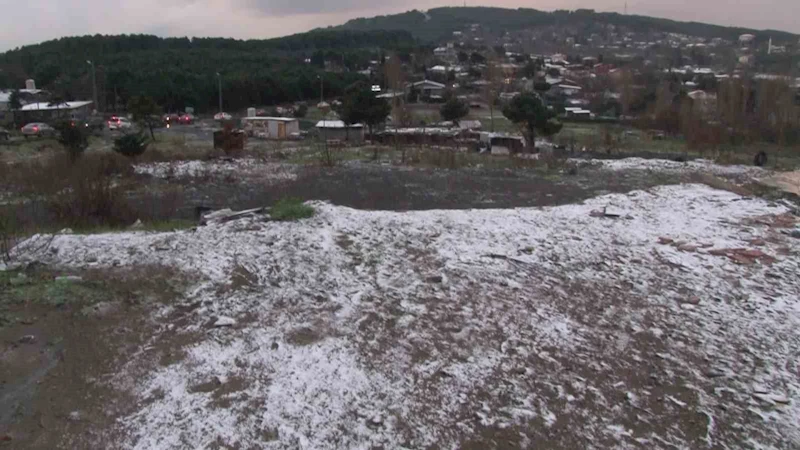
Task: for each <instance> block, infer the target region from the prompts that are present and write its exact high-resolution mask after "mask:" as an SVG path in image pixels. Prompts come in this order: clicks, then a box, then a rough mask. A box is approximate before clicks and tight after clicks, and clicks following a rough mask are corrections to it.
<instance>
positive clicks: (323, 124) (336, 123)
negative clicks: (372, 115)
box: [316, 120, 364, 128]
mask: <svg viewBox="0 0 800 450" xmlns="http://www.w3.org/2000/svg"><path fill="white" fill-rule="evenodd" d="M363 126H364V125H362V124H360V123H356V124H353V125H349V126H347V127H345V124H344V122H343V121H341V120H320V121H319V122H317V125H316V127H317V128H362V127H363Z"/></svg>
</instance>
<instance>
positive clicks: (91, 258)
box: [86, 255, 97, 263]
mask: <svg viewBox="0 0 800 450" xmlns="http://www.w3.org/2000/svg"><path fill="white" fill-rule="evenodd" d="M86 262H87V263H96V262H97V256H94V255H90V256H87V257H86Z"/></svg>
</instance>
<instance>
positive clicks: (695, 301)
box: [681, 295, 700, 305]
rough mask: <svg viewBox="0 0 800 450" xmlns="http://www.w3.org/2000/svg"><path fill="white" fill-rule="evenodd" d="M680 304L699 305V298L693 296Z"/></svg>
mask: <svg viewBox="0 0 800 450" xmlns="http://www.w3.org/2000/svg"><path fill="white" fill-rule="evenodd" d="M681 303H688V304H690V305H699V304H700V297H698V296H696V295H693V296H691V297H689V298H687V299H684V300H682V301H681Z"/></svg>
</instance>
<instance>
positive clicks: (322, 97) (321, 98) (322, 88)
mask: <svg viewBox="0 0 800 450" xmlns="http://www.w3.org/2000/svg"><path fill="white" fill-rule="evenodd" d="M317 78H319V102H320V103H323V102H324V101H325V86H324V85H323V84H322V75H317Z"/></svg>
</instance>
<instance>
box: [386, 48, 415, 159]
mask: <svg viewBox="0 0 800 450" xmlns="http://www.w3.org/2000/svg"><path fill="white" fill-rule="evenodd" d="M384 71H385V75H386V84H387V86H388V87H389V90H390V92H391V94H392V103H391V106H392V124H393V125H394V147H395V152H397V151H398V150H399V146H400V143H399V141H398V132H397V129H398V125H403V126H406V123H403V122H408V115H409V114H410V112H409V111H408V109H407V108H406V105H405V74H404V73H403V65H402V64H401V63H400V58H398V57H397V55H390V56H389V57H388V58H387V59H386V64H385V65H384ZM400 93H402V94H400ZM401 158H402V162H403V164H405V162H406V150H405V146H403V152H402V156H401Z"/></svg>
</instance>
